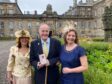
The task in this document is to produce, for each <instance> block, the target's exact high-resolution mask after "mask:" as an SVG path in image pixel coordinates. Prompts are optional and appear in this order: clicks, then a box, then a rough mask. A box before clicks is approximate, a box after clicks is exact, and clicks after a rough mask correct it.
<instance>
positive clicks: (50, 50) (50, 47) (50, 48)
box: [48, 38, 53, 57]
mask: <svg viewBox="0 0 112 84" xmlns="http://www.w3.org/2000/svg"><path fill="white" fill-rule="evenodd" d="M52 43H53V42H52V39H51V38H50V46H49V53H48V57H50V54H51V52H52V46H53V45H52Z"/></svg>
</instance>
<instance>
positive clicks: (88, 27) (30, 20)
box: [0, 0, 111, 37]
mask: <svg viewBox="0 0 112 84" xmlns="http://www.w3.org/2000/svg"><path fill="white" fill-rule="evenodd" d="M109 1H110V0H98V1H93V0H87V1H86V3H83V2H82V0H81V1H80V2H79V3H78V4H77V0H73V6H72V7H70V9H69V10H68V11H67V12H65V13H64V14H62V15H58V14H57V12H56V11H52V6H51V5H50V4H48V5H47V7H46V10H45V11H44V12H43V13H42V14H37V11H35V12H34V14H30V12H27V13H26V14H23V13H22V11H21V9H20V8H19V6H18V3H17V0H15V2H10V0H0V36H14V32H15V31H16V30H19V29H27V30H29V32H30V33H31V35H32V37H36V35H37V30H38V27H39V24H40V23H47V24H49V25H50V27H51V31H52V32H53V34H57V33H61V32H62V31H63V28H65V27H68V28H69V27H73V28H75V29H76V30H77V31H78V34H79V36H81V37H84V36H87V37H104V30H103V23H102V14H103V12H104V8H105V6H106V5H109V3H111V2H109Z"/></svg>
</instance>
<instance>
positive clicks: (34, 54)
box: [30, 38, 61, 84]
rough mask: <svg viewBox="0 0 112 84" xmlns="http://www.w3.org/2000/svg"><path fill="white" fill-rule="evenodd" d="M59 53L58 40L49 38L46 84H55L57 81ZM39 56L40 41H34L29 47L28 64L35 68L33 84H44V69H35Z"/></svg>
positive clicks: (40, 51) (40, 49) (41, 51)
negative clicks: (48, 63) (34, 83)
mask: <svg viewBox="0 0 112 84" xmlns="http://www.w3.org/2000/svg"><path fill="white" fill-rule="evenodd" d="M60 51H61V44H60V42H59V41H58V40H56V39H53V38H50V48H49V53H48V57H47V59H48V60H49V62H50V65H49V66H48V79H47V80H48V83H47V84H57V81H58V79H59V67H58V66H57V65H56V63H57V61H59V55H60ZM39 54H43V50H42V44H41V40H40V39H39V40H35V41H33V42H32V43H31V47H30V63H31V65H32V66H33V67H34V68H35V78H34V79H35V82H36V84H44V82H45V81H44V80H45V69H46V68H45V67H43V68H41V69H37V62H38V61H39Z"/></svg>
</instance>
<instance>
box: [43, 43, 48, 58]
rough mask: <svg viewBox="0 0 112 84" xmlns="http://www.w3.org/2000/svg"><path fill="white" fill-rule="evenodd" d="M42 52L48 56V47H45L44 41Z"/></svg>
mask: <svg viewBox="0 0 112 84" xmlns="http://www.w3.org/2000/svg"><path fill="white" fill-rule="evenodd" d="M43 53H44V54H45V56H46V57H47V56H48V48H47V43H46V42H44V44H43Z"/></svg>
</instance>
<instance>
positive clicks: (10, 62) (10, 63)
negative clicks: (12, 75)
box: [7, 47, 15, 71]
mask: <svg viewBox="0 0 112 84" xmlns="http://www.w3.org/2000/svg"><path fill="white" fill-rule="evenodd" d="M13 53H14V47H11V48H10V52H9V59H8V65H7V71H12V70H13V66H14V60H15V56H14V54H13Z"/></svg>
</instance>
